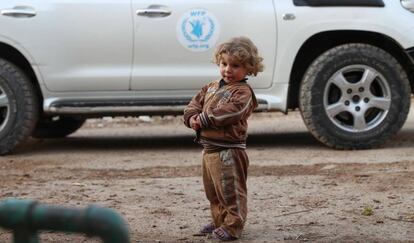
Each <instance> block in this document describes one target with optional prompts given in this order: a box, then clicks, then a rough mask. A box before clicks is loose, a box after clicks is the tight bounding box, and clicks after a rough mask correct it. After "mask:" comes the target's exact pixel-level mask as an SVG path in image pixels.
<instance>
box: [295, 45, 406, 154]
mask: <svg viewBox="0 0 414 243" xmlns="http://www.w3.org/2000/svg"><path fill="white" fill-rule="evenodd" d="M410 91H411V89H410V86H409V81H408V78H407V74H406V73H405V71H404V70H403V68H402V67H401V65H400V64H399V63H398V62H397V60H396V59H395V58H394V57H393V56H391V55H390V54H389V53H387V52H386V51H384V50H382V49H380V48H377V47H374V46H371V45H367V44H345V45H341V46H337V47H334V48H332V49H330V50H328V51H327V52H325V53H323V54H322V55H321V56H319V57H318V58H317V59H316V60H315V61H314V62H313V63H312V64H311V66H310V67H309V68H308V70H307V71H306V73H305V76H304V78H303V81H302V84H301V87H300V96H299V97H300V98H299V99H300V100H299V108H300V110H301V114H302V118H303V120H304V122H305V124H306V126H307V128H308V130H309V131H310V132H311V133H312V135H313V136H314V137H315V138H316V139H318V140H319V141H321V142H322V143H323V144H325V145H327V146H329V147H333V148H337V149H368V148H373V147H377V146H379V145H381V144H383V143H384V142H385V141H386V140H387V139H389V138H390V137H391V136H393V135H394V134H396V133H397V132H398V131H399V130H400V129H401V127H402V126H403V124H404V122H405V120H406V118H407V114H408V111H409V108H410V93H411V92H410Z"/></svg>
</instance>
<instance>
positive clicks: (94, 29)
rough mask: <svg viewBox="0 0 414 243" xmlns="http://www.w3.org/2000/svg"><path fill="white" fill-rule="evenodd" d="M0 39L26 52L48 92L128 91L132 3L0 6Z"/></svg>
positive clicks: (45, 0)
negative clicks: (5, 37) (7, 39)
mask: <svg viewBox="0 0 414 243" xmlns="http://www.w3.org/2000/svg"><path fill="white" fill-rule="evenodd" d="M0 10H1V16H0V18H1V21H0V22H1V34H2V35H4V36H7V38H9V39H12V40H13V41H14V42H15V43H17V45H19V46H20V47H21V48H22V49H25V50H26V51H27V52H28V53H29V54H30V56H31V57H32V59H33V60H34V63H32V65H34V66H37V68H38V69H39V70H40V73H41V76H42V78H43V81H44V85H45V86H46V88H47V89H49V90H51V91H60V92H68V91H112V90H128V89H129V83H130V76H131V65H132V56H133V53H132V46H133V42H132V39H133V32H132V16H131V15H132V12H131V0H82V1H80V0H32V1H23V0H15V1H1V2H0Z"/></svg>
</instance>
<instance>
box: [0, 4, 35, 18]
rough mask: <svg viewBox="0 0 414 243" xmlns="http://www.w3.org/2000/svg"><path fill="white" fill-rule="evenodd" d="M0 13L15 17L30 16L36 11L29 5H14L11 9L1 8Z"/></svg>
mask: <svg viewBox="0 0 414 243" xmlns="http://www.w3.org/2000/svg"><path fill="white" fill-rule="evenodd" d="M0 14H1V15H4V16H9V17H15V18H31V17H34V16H36V14H37V12H36V11H35V10H34V9H33V8H31V7H25V6H16V7H14V8H11V9H1V10H0Z"/></svg>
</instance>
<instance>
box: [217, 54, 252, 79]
mask: <svg viewBox="0 0 414 243" xmlns="http://www.w3.org/2000/svg"><path fill="white" fill-rule="evenodd" d="M220 74H221V77H222V78H223V79H224V81H226V83H233V82H239V81H240V80H242V79H244V78H245V77H246V75H247V69H246V68H245V67H244V65H243V64H242V63H240V62H239V61H237V59H236V58H234V57H232V56H229V55H228V54H226V53H223V54H222V55H221V59H220Z"/></svg>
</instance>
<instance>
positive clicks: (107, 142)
mask: <svg viewBox="0 0 414 243" xmlns="http://www.w3.org/2000/svg"><path fill="white" fill-rule="evenodd" d="M180 119H181V117H176V118H174V117H164V118H160V117H154V118H148V117H141V118H139V119H136V118H134V119H133V118H116V119H111V118H105V119H103V120H91V121H88V122H87V123H86V124H85V126H84V127H83V128H82V129H80V130H79V131H78V132H76V133H74V134H73V135H71V136H69V137H68V138H65V139H56V140H31V141H29V143H28V144H26V146H23V147H21V148H20V149H19V150H18V151H16V153H15V154H14V155H10V156H5V157H0V168H1V169H0V185H1V188H0V199H5V198H10V197H13V198H25V199H33V200H38V201H39V202H41V203H47V204H56V205H61V206H67V207H79V208H84V207H86V206H88V205H90V204H95V205H100V206H104V207H109V208H112V209H115V210H116V211H117V212H119V213H120V214H121V215H122V216H123V218H124V219H125V220H126V221H127V223H128V225H129V229H130V237H131V240H132V242H211V241H213V240H212V239H211V238H210V237H208V236H206V237H196V236H193V234H194V233H195V232H197V231H198V229H199V227H200V226H201V225H203V224H205V223H206V222H208V221H209V208H208V203H207V200H206V199H205V196H204V192H203V190H202V183H201V178H200V176H201V171H200V159H201V148H200V147H199V146H198V145H196V144H194V143H193V141H192V140H193V134H192V132H191V130H189V129H187V128H185V127H184V126H183V125H182V123H181V122H180ZM249 134H250V136H249V139H248V150H247V152H248V154H249V156H250V167H249V179H248V190H249V195H248V205H249V214H248V221H247V223H246V227H245V231H244V234H243V237H242V239H241V240H239V242H282V241H289V242H301V241H308V242H309V241H310V242H315V241H317V242H414V149H413V148H414V111H413V110H412V111H411V112H410V116H409V119H408V121H407V123H406V124H405V126H404V128H403V129H402V130H401V132H400V133H399V134H398V135H397V136H396V137H395V138H393V139H392V140H390V141H389V142H387V143H386V144H385V145H384V146H382V147H381V148H378V149H372V150H364V151H337V150H333V149H330V148H327V147H325V146H323V145H321V144H320V143H319V142H317V141H316V140H315V139H314V138H313V137H312V136H311V135H310V133H308V131H307V130H306V128H305V127H304V125H303V122H302V120H301V118H300V115H299V113H298V112H291V113H290V114H289V115H288V116H285V115H283V114H281V113H263V114H255V115H254V116H253V118H252V119H251V120H250V130H249ZM10 239H11V234H10V232H9V231H7V230H4V229H0V242H11V240H10ZM41 239H42V242H99V239H98V238H88V237H84V236H79V235H74V234H63V233H50V232H45V233H43V234H41Z"/></svg>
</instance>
